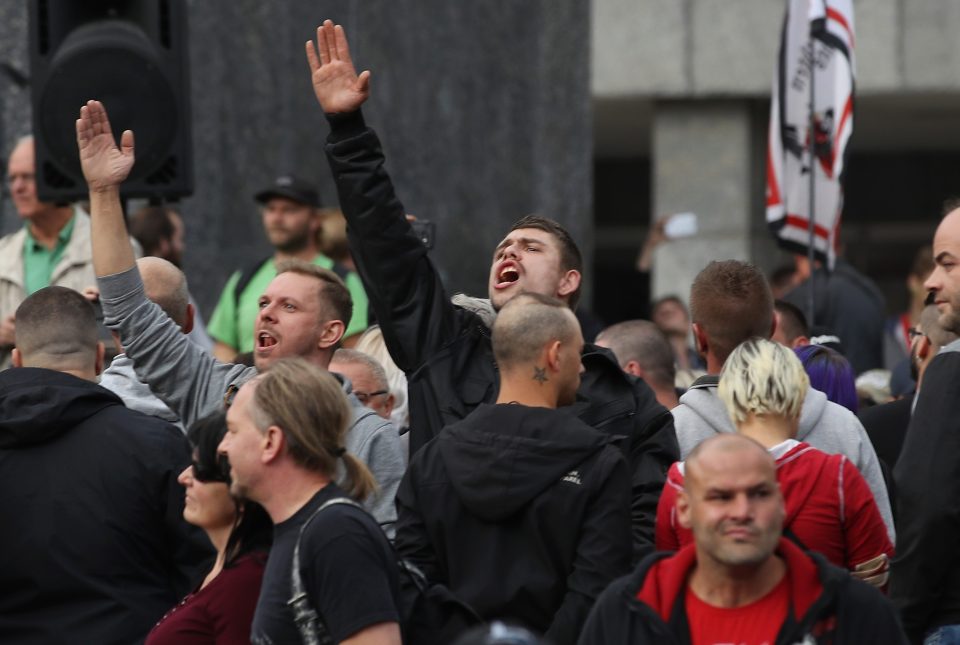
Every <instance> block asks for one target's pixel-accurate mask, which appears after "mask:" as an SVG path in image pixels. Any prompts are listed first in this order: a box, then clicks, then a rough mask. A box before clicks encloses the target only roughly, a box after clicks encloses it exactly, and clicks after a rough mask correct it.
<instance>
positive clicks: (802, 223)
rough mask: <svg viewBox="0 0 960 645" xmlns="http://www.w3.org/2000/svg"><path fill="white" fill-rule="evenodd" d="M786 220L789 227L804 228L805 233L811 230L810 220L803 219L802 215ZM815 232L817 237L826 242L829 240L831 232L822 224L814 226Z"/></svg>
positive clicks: (792, 216) (789, 216) (790, 216)
mask: <svg viewBox="0 0 960 645" xmlns="http://www.w3.org/2000/svg"><path fill="white" fill-rule="evenodd" d="M785 219H786V223H787V226H794V227H796V228H802V229H803V230H805V231H809V230H810V220H809V219H807V218H806V217H801V216H800V215H787V217H786V218H785ZM813 232H814V234H815V235H816V236H817V237H820V238H823V239H825V240H826V239H829V237H830V232H829V231H828V230H827V229H825V228H824V227H823V226H821V225H820V224H814V225H813Z"/></svg>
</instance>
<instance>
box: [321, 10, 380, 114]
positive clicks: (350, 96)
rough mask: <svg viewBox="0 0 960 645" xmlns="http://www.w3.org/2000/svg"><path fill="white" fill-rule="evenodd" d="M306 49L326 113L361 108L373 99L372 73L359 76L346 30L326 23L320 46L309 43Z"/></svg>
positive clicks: (329, 21) (328, 21)
mask: <svg viewBox="0 0 960 645" xmlns="http://www.w3.org/2000/svg"><path fill="white" fill-rule="evenodd" d="M306 49H307V62H308V63H309V64H310V73H311V77H312V80H313V93H314V94H316V95H317V101H319V102H320V107H321V108H323V111H324V112H327V113H336V112H353V111H355V110H358V109H360V106H361V105H363V103H364V101H366V100H367V97H369V96H370V72H369V71H364V72H362V73H361V74H360V75H359V76H357V71H356V69H354V67H353V61H352V60H351V59H350V47H349V45H348V44H347V35H346V34H345V33H344V31H343V27H342V26H340V25H334V24H333V21H331V20H325V21H324V22H323V24H322V25H320V26H319V27H317V42H316V45H314V42H313V41H312V40H309V41H307V44H306ZM318 52H319V54H318Z"/></svg>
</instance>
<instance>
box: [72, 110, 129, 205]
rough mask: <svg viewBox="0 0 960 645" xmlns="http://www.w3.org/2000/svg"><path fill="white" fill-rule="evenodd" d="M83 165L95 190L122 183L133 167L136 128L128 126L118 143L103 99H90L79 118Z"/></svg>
mask: <svg viewBox="0 0 960 645" xmlns="http://www.w3.org/2000/svg"><path fill="white" fill-rule="evenodd" d="M77 147H78V148H79V149H80V167H81V168H82V169H83V177H84V179H86V180H87V186H88V187H89V188H90V190H91V191H99V190H104V189H106V188H112V187H116V186H119V185H120V184H121V183H122V182H123V180H124V179H126V178H127V175H129V174H130V169H131V168H132V167H133V132H132V131H131V130H124V131H123V134H122V135H121V136H120V147H119V148H118V147H117V144H116V142H115V141H114V138H113V131H112V130H111V129H110V120H109V119H108V118H107V110H106V108H104V107H103V104H102V103H101V102H100V101H87V104H86V105H84V106H83V107H81V108H80V118H79V119H77Z"/></svg>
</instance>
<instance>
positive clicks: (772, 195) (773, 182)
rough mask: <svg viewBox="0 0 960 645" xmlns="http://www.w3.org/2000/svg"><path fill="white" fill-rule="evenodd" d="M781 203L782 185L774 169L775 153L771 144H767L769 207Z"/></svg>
mask: <svg viewBox="0 0 960 645" xmlns="http://www.w3.org/2000/svg"><path fill="white" fill-rule="evenodd" d="M779 203H780V186H778V185H777V175H776V173H775V172H774V171H773V155H772V154H771V152H770V146H769V145H768V146H767V207H768V208H769V207H770V206H773V205H774V204H779Z"/></svg>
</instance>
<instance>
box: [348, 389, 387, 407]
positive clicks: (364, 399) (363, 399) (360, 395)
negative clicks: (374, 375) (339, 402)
mask: <svg viewBox="0 0 960 645" xmlns="http://www.w3.org/2000/svg"><path fill="white" fill-rule="evenodd" d="M384 394H390V390H377V391H376V392H357V391H356V390H354V391H353V395H354V396H355V397H357V399H359V401H360V403H363V404H364V405H366V404H367V403H368V402H369V401H370V397H374V396H383V395H384Z"/></svg>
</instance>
